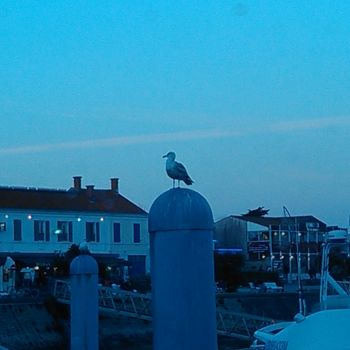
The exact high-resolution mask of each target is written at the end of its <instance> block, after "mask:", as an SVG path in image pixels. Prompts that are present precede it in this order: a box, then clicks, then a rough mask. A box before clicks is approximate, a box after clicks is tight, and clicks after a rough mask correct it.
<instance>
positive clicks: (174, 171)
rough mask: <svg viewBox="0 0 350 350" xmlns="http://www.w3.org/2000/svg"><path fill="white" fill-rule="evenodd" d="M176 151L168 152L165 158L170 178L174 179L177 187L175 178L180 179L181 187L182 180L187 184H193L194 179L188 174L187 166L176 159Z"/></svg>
mask: <svg viewBox="0 0 350 350" xmlns="http://www.w3.org/2000/svg"><path fill="white" fill-rule="evenodd" d="M175 157H176V155H175V153H174V152H168V153H167V154H166V155H165V156H163V158H167V160H166V172H167V174H168V176H169V177H170V178H172V179H173V187H175V180H178V186H179V187H180V181H183V182H184V183H185V184H186V185H192V184H193V180H192V179H191V178H190V176H189V175H188V174H187V171H186V168H185V167H184V166H183V165H182V164H181V163H179V162H176V161H175Z"/></svg>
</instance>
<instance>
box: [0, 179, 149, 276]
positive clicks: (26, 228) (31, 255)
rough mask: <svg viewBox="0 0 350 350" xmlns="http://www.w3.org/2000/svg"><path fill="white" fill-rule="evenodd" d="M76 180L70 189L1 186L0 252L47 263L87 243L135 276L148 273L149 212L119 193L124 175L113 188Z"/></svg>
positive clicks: (93, 250) (98, 256)
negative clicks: (125, 267)
mask: <svg viewBox="0 0 350 350" xmlns="http://www.w3.org/2000/svg"><path fill="white" fill-rule="evenodd" d="M73 179H74V181H73V186H72V187H71V188H69V189H68V190H50V189H38V188H20V187H0V256H11V257H12V258H13V259H14V260H16V259H21V260H23V261H33V262H35V261H36V260H41V261H42V260H43V259H45V257H47V259H49V258H50V257H52V256H57V255H62V254H64V253H65V252H66V251H67V250H68V249H69V248H70V247H71V246H72V244H76V245H79V244H82V243H84V244H87V246H88V249H89V250H90V252H91V253H92V255H93V256H95V257H96V258H97V259H107V261H110V262H111V263H113V261H114V259H115V260H119V261H120V260H124V261H125V262H126V264H125V265H127V266H128V269H127V270H126V271H125V272H126V273H127V274H128V275H129V276H130V277H133V276H138V275H144V274H146V273H148V272H149V237H148V227H147V221H148V215H147V213H146V212H145V211H144V210H142V209H141V208H140V207H138V206H137V205H135V204H134V203H132V202H131V201H129V200H128V199H127V198H125V197H124V196H122V195H121V194H120V193H119V186H118V179H111V187H110V188H109V189H95V188H94V186H92V185H90V186H86V187H85V188H83V187H82V186H81V177H80V176H76V177H74V178H73ZM39 258H40V259H39Z"/></svg>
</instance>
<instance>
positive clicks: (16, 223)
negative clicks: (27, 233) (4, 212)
mask: <svg viewBox="0 0 350 350" xmlns="http://www.w3.org/2000/svg"><path fill="white" fill-rule="evenodd" d="M13 240H14V241H21V240H22V221H21V220H13Z"/></svg>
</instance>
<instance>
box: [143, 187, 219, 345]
mask: <svg viewBox="0 0 350 350" xmlns="http://www.w3.org/2000/svg"><path fill="white" fill-rule="evenodd" d="M213 227H214V223H213V216H212V212H211V209H210V207H209V204H208V202H207V201H206V200H205V199H204V198H203V197H202V196H201V195H200V194H199V193H197V192H195V191H192V190H189V189H182V188H176V189H171V190H169V191H167V192H165V193H163V194H162V195H160V196H159V197H158V198H157V199H156V200H155V201H154V203H153V205H152V207H151V210H150V213H149V231H150V244H151V274H152V309H153V350H216V349H217V336H216V305H215V285H214V259H213Z"/></svg>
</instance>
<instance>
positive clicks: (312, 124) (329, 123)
mask: <svg viewBox="0 0 350 350" xmlns="http://www.w3.org/2000/svg"><path fill="white" fill-rule="evenodd" d="M349 126H350V117H333V118H318V119H304V120H293V121H282V122H276V121H275V122H270V123H266V122H265V123H263V124H259V125H254V126H247V127H242V126H240V127H238V128H235V127H234V126H232V125H231V126H228V127H227V128H216V129H194V130H186V131H174V132H164V133H155V134H144V135H128V136H116V137H111V138H100V139H90V140H80V141H66V142H61V143H46V144H37V145H24V146H9V147H2V148H0V155H13V154H36V153H43V152H51V151H57V150H73V149H91V148H106V147H107V148H109V147H115V146H127V145H137V144H140V145H141V144H151V143H163V142H168V141H190V140H198V139H219V138H234V137H241V136H250V135H255V134H279V133H291V132H294V131H311V130H315V129H328V128H344V127H349Z"/></svg>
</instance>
